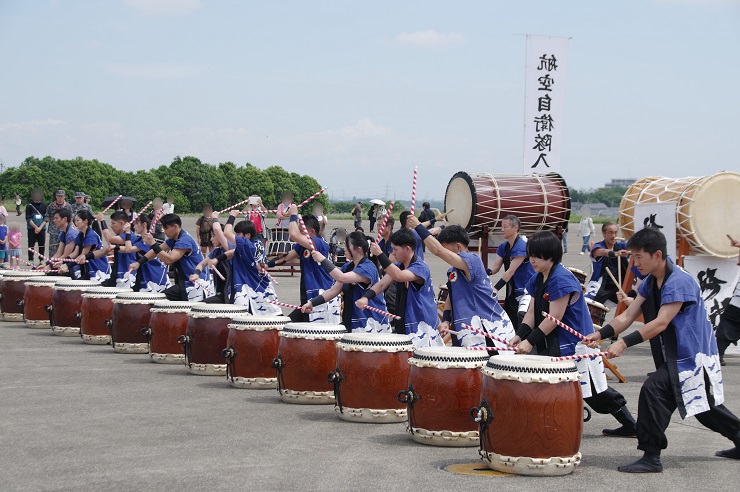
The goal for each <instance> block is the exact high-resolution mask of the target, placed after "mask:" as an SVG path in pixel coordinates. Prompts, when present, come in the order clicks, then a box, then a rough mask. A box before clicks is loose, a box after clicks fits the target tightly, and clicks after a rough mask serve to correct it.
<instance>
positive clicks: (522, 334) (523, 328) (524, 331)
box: [516, 323, 532, 340]
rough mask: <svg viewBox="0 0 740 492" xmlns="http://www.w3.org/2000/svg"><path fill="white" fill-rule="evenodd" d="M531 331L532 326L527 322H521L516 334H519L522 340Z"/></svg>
mask: <svg viewBox="0 0 740 492" xmlns="http://www.w3.org/2000/svg"><path fill="white" fill-rule="evenodd" d="M531 332H532V327H531V326H529V325H528V324H527V323H519V328H518V329H517V330H516V336H518V337H519V339H520V340H524V339H526V338H527V337H528V336H529V334H530V333H531Z"/></svg>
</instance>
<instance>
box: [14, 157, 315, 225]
mask: <svg viewBox="0 0 740 492" xmlns="http://www.w3.org/2000/svg"><path fill="white" fill-rule="evenodd" d="M37 188H38V189H41V190H42V191H43V192H44V201H46V202H49V201H50V200H52V199H53V195H54V192H55V191H56V190H58V189H62V190H64V191H66V192H67V198H68V200H69V201H72V199H73V198H72V194H73V193H74V192H76V191H82V192H85V193H87V194H88V195H90V197H91V204H92V206H93V209H94V210H97V209H99V208H100V203H101V202H102V201H103V199H104V198H105V197H108V196H117V195H125V196H130V197H133V198H136V199H137V200H138V201H139V204H138V205H139V207H143V206H144V205H145V204H146V203H147V202H148V201H149V200H152V199H153V198H157V197H160V198H163V199H164V198H165V197H167V196H172V197H173V198H174V203H175V211H177V212H182V213H188V212H190V213H197V212H200V211H201V210H202V209H203V206H204V205H205V204H210V205H212V206H213V207H214V208H215V209H216V210H220V209H223V208H226V207H228V206H229V205H232V204H234V203H237V202H240V201H242V200H245V199H246V198H247V197H249V196H250V195H259V196H260V197H262V202H263V203H264V205H265V206H266V207H267V208H268V209H274V208H276V207H277V205H278V203H280V196H281V194H282V193H283V192H284V191H289V192H291V193H293V197H294V200H295V201H296V202H297V203H300V202H301V201H303V200H304V199H306V198H308V197H309V196H311V195H313V194H314V193H316V192H317V191H319V190H320V189H321V185H320V184H319V182H318V181H316V179H314V178H313V177H311V176H307V175H299V174H297V173H290V172H288V171H286V170H285V169H283V168H282V167H280V166H270V167H268V168H266V169H259V168H257V167H255V166H253V165H252V164H249V163H247V164H245V165H244V166H239V165H236V164H234V163H233V162H222V163H220V164H218V165H212V164H207V163H204V162H201V161H200V159H198V158H197V157H192V156H186V157H179V156H178V157H175V158H174V159H173V161H172V163H171V164H169V165H162V166H159V167H158V168H154V169H150V170H148V171H143V170H142V171H121V170H119V169H116V168H114V167H113V166H111V165H110V164H106V163H104V162H100V161H98V160H96V159H92V160H88V159H83V158H82V157H78V158H76V159H70V160H65V159H54V158H53V157H44V158H43V159H40V158H36V157H29V158H27V159H26V160H24V161H23V163H21V165H20V166H18V167H11V168H9V169H7V170H6V171H5V172H3V173H2V174H0V195H2V197H3V198H5V199H12V198H13V194H14V193H18V194H19V195H20V196H21V198H22V199H23V203H24V204H25V203H28V200H29V199H30V197H31V191H33V190H34V189H37ZM315 201H318V202H319V203H322V204H323V205H324V208H325V209H326V210H328V209H329V200H328V197H327V196H326V195H325V194H324V195H321V196H319V197H318V198H316V200H315ZM311 207H312V205H309V206H307V207H305V209H306V210H303V212H308V209H310V208H311Z"/></svg>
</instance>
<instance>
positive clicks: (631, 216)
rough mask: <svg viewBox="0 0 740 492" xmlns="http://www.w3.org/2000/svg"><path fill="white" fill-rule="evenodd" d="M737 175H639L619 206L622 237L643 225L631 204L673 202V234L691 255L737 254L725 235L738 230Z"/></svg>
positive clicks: (739, 182) (739, 183)
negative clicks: (683, 242)
mask: <svg viewBox="0 0 740 492" xmlns="http://www.w3.org/2000/svg"><path fill="white" fill-rule="evenodd" d="M739 196H740V174H739V173H735V172H728V171H723V172H720V173H717V174H712V175H710V176H701V177H686V178H666V177H663V176H651V177H647V178H642V179H641V180H639V181H637V182H635V183H634V184H633V185H632V186H630V187H629V189H628V190H627V193H625V195H624V197H622V201H621V203H620V205H619V226H620V227H621V230H622V234H623V235H624V237H625V238H627V239H629V238H630V237H632V234H634V233H635V231H637V230H640V229H642V228H643V227H644V225H645V220H644V219H645V218H644V217H635V206H636V205H638V204H645V203H663V202H672V203H675V204H676V237H677V238H684V239H685V240H686V241H687V242H688V244H689V246H690V252H691V253H692V254H709V255H712V256H717V257H720V258H732V257H734V256H737V248H735V247H733V246H732V245H731V244H730V241H729V240H728V238H727V234H728V233H729V234H730V235H732V234H733V232H732V231H737V230H740V200H738V197H739Z"/></svg>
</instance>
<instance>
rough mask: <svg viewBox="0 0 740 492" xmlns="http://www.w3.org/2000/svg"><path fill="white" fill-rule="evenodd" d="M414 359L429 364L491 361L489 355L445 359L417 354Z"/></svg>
mask: <svg viewBox="0 0 740 492" xmlns="http://www.w3.org/2000/svg"><path fill="white" fill-rule="evenodd" d="M413 358H414V359H417V360H426V361H429V362H487V361H488V360H489V359H490V357H489V356H488V355H479V356H474V357H445V356H441V355H423V354H417V353H414V355H413Z"/></svg>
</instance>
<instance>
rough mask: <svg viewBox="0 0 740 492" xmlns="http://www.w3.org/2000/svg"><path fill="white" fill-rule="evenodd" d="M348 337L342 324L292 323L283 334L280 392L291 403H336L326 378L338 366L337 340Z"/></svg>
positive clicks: (277, 364) (275, 364) (278, 364)
mask: <svg viewBox="0 0 740 492" xmlns="http://www.w3.org/2000/svg"><path fill="white" fill-rule="evenodd" d="M346 334H347V329H346V328H345V327H344V326H342V325H333V324H328V323H288V324H287V325H285V326H284V327H283V329H282V330H281V331H280V343H279V344H278V356H277V357H276V358H275V360H274V361H273V363H272V364H273V367H274V368H275V369H276V370H277V379H278V392H279V393H280V398H281V399H282V400H283V401H284V402H287V403H300V404H309V405H325V404H330V403H334V391H333V390H332V386H331V384H330V383H329V382H328V381H327V380H326V375H327V374H328V373H329V372H331V371H334V370H335V369H336V367H337V341H339V339H341V338H342V337H343V336H344V335H346Z"/></svg>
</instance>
